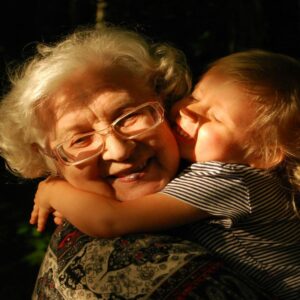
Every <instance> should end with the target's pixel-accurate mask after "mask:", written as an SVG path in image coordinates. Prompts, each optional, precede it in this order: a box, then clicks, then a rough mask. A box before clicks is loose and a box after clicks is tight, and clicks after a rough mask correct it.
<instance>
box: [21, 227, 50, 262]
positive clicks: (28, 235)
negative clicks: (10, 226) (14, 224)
mask: <svg viewBox="0 0 300 300" xmlns="http://www.w3.org/2000/svg"><path fill="white" fill-rule="evenodd" d="M17 235H19V236H20V238H21V239H23V240H24V241H26V245H27V247H28V252H26V253H24V256H23V257H22V260H23V261H24V262H25V263H28V264H29V265H31V266H39V265H40V264H41V262H42V260H43V257H44V255H45V251H46V249H47V247H48V244H49V240H50V237H51V233H50V232H47V231H46V232H43V233H40V232H38V231H37V230H36V229H35V227H34V226H32V225H30V224H27V223H21V224H20V225H19V227H18V229H17Z"/></svg>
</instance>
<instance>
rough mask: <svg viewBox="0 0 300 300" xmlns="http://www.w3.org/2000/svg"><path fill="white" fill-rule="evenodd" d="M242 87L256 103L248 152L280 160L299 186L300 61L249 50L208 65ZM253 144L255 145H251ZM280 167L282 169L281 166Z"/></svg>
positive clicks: (298, 187)
mask: <svg viewBox="0 0 300 300" xmlns="http://www.w3.org/2000/svg"><path fill="white" fill-rule="evenodd" d="M214 70H216V71H219V72H222V74H224V75H225V76H228V78H230V80H233V81H234V82H235V83H236V84H238V85H239V86H241V87H243V88H244V89H245V92H246V93H248V94H249V96H250V97H249V98H250V99H251V101H253V102H254V105H255V106H256V107H257V118H256V119H255V120H254V122H253V125H252V126H251V128H254V129H255V132H256V133H257V134H256V135H254V138H253V140H252V141H249V146H250V148H249V154H250V153H253V152H256V155H257V154H258V155H260V157H261V159H262V160H263V161H264V162H266V163H267V162H268V161H274V158H275V157H278V153H281V157H282V158H283V159H280V160H279V161H277V162H276V161H275V165H276V164H277V165H278V164H280V166H281V167H282V168H283V170H284V173H285V174H286V178H287V180H288V181H289V182H290V183H291V185H292V187H293V188H294V189H295V190H297V191H299V189H300V62H299V61H298V60H296V59H294V58H292V57H289V56H287V55H283V54H278V53H272V52H268V51H262V50H248V51H243V52H238V53H233V54H231V55H228V56H226V57H224V58H221V59H219V60H217V61H215V62H214V63H212V64H211V65H210V67H209V71H214ZM250 130H251V129H250ZM251 145H252V147H251ZM282 168H281V169H282Z"/></svg>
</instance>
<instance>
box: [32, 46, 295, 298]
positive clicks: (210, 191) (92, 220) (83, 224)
mask: <svg viewBox="0 0 300 300" xmlns="http://www.w3.org/2000/svg"><path fill="white" fill-rule="evenodd" d="M171 119H172V121H173V123H174V133H175V136H176V138H177V141H178V145H179V149H180V153H181V156H182V158H184V159H187V160H189V161H191V162H196V163H193V164H192V165H191V166H190V167H188V168H187V169H186V170H184V171H183V172H182V173H181V174H180V175H179V176H178V177H177V178H175V179H174V180H173V181H172V182H171V183H169V184H168V185H167V187H166V188H165V189H164V190H163V191H162V192H161V193H158V194H153V195H149V196H145V197H141V198H139V199H137V200H132V201H126V202H120V201H116V200H114V199H111V198H109V197H105V196H101V195H97V194H92V193H87V192H83V191H78V190H76V189H74V188H73V187H72V186H70V185H69V184H68V183H66V182H64V181H63V180H58V179H53V180H51V179H50V180H48V181H46V182H43V183H41V184H40V186H39V189H38V191H37V194H36V198H35V206H34V209H33V212H32V216H31V223H32V224H35V223H38V229H39V230H43V228H44V225H45V222H46V219H47V216H48V214H49V213H50V212H51V211H53V210H57V211H58V212H59V213H61V214H62V215H63V216H64V217H65V218H66V219H68V220H69V221H70V222H71V223H73V224H74V225H76V226H77V227H78V228H80V229H81V230H83V231H85V232H87V233H89V234H92V235H97V236H102V237H111V236H118V235H122V234H126V233H130V232H138V231H140V232H143V231H151V230H161V229H167V228H171V227H174V226H180V225H183V224H188V223H189V224H190V225H188V226H186V227H184V229H185V238H189V239H194V240H196V241H198V242H199V243H200V244H201V245H203V246H204V247H206V248H207V249H208V250H210V251H212V252H213V253H215V254H216V255H217V256H219V257H221V258H223V259H224V260H225V261H226V262H228V263H229V264H231V265H232V266H233V267H234V268H235V269H236V270H238V271H239V272H240V273H242V274H245V275H247V276H249V277H252V278H254V279H255V280H256V281H257V282H260V283H261V284H262V286H264V287H265V288H266V289H267V290H269V291H270V292H271V293H273V294H275V295H276V296H277V297H279V298H280V299H281V298H282V299H297V298H299V297H300V235H299V232H300V220H299V218H298V215H297V209H296V205H295V197H296V195H297V193H298V190H299V186H300V175H299V174H300V173H299V171H300V163H299V162H300V130H299V128H300V63H299V62H297V61H296V60H294V59H292V58H289V57H287V56H284V55H280V54H274V53H269V52H265V51H259V50H252V51H245V52H240V53H235V54H232V55H229V56H227V57H224V58H221V59H219V60H217V61H216V62H214V63H213V64H212V65H211V66H210V68H209V69H208V71H207V72H206V73H205V74H204V76H203V77H202V79H201V80H200V81H199V83H198V84H197V85H196V87H195V89H194V91H193V93H192V95H191V96H189V97H188V98H186V99H183V100H182V101H180V102H178V103H177V104H176V105H175V106H174V108H173V109H172V113H171ZM62 194H63V195H64V197H63V198H60V195H62ZM200 219H202V220H201V221H199V220H200Z"/></svg>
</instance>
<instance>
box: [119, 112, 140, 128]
mask: <svg viewBox="0 0 300 300" xmlns="http://www.w3.org/2000/svg"><path fill="white" fill-rule="evenodd" d="M139 118H140V114H138V113H136V114H131V115H130V116H128V117H126V118H124V119H123V120H122V123H121V126H122V127H129V126H132V125H133V124H135V122H136V121H137V120H138V119H139Z"/></svg>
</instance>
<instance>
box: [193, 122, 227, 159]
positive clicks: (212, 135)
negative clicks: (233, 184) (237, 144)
mask: <svg viewBox="0 0 300 300" xmlns="http://www.w3.org/2000/svg"><path fill="white" fill-rule="evenodd" d="M227 151H228V145H227V141H226V139H224V136H223V135H222V133H221V132H218V131H217V130H213V129H212V128H210V127H205V126H203V127H202V128H201V130H199V132H198V138H197V142H196V146H195V158H196V161H202V162H203V161H211V160H217V161H220V160H223V159H224V158H225V157H226V156H227Z"/></svg>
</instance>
